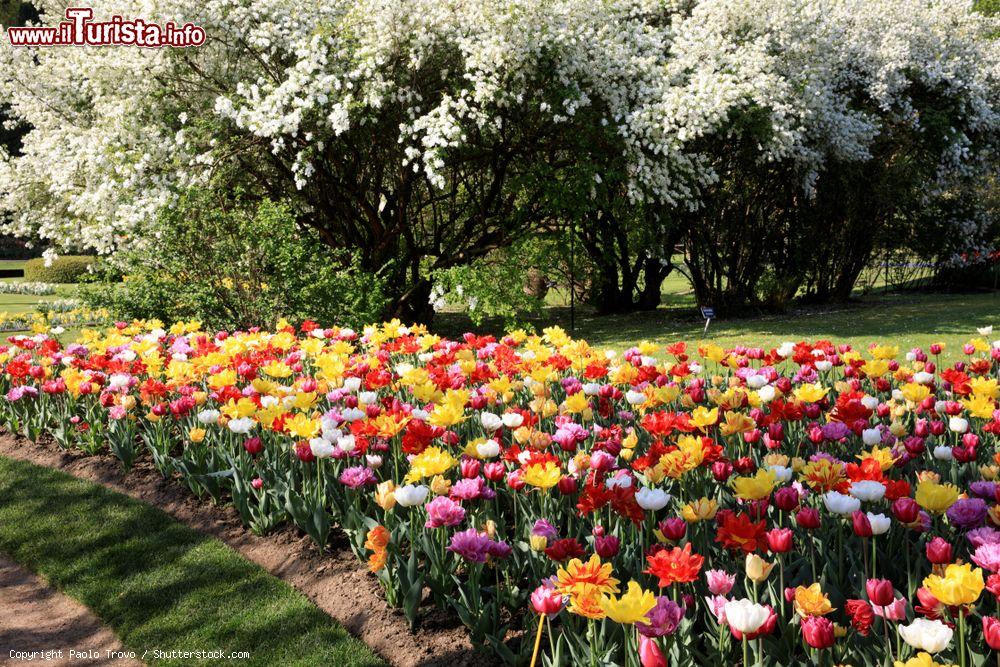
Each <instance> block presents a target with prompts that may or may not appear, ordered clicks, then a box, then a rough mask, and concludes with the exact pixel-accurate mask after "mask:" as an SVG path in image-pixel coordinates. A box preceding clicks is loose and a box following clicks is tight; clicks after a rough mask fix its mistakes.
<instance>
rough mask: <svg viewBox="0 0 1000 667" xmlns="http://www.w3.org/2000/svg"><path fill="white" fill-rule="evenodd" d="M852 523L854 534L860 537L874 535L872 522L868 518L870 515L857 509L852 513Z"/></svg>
mask: <svg viewBox="0 0 1000 667" xmlns="http://www.w3.org/2000/svg"><path fill="white" fill-rule="evenodd" d="M851 524H852V526H853V528H854V534H855V535H857V536H858V537H871V536H872V524H871V521H869V520H868V515H867V514H865V513H864V512H862V511H861V510H857V511H855V512H854V513H852V514H851Z"/></svg>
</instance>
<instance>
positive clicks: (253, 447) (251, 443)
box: [243, 437, 311, 456]
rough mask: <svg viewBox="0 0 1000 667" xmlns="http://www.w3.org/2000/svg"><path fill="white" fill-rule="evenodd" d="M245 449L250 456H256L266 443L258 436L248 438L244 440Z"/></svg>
mask: <svg viewBox="0 0 1000 667" xmlns="http://www.w3.org/2000/svg"><path fill="white" fill-rule="evenodd" d="M243 449H245V450H246V452H247V454H249V455H250V456H256V455H257V454H260V453H261V451H263V449H264V443H262V442H261V440H260V438H257V437H253V438H247V439H246V440H244V441H243ZM310 451H311V448H310ZM296 453H298V452H296Z"/></svg>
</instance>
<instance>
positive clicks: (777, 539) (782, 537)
mask: <svg viewBox="0 0 1000 667" xmlns="http://www.w3.org/2000/svg"><path fill="white" fill-rule="evenodd" d="M764 535H765V537H767V548H768V551H770V552H771V553H776V554H783V553H788V552H789V551H791V550H792V531H791V529H789V528H772V529H771V530H769V531H767V533H765V534H764Z"/></svg>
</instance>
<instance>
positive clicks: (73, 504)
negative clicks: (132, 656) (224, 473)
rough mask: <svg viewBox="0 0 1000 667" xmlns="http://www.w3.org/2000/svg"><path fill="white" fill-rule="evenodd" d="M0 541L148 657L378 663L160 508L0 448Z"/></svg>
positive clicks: (296, 598) (287, 590)
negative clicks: (241, 655) (242, 655)
mask: <svg viewBox="0 0 1000 667" xmlns="http://www.w3.org/2000/svg"><path fill="white" fill-rule="evenodd" d="M0 550H2V551H4V552H6V553H7V554H8V555H9V556H10V557H11V558H13V559H14V560H15V561H17V562H18V563H20V564H22V565H24V566H25V567H27V568H29V569H31V570H34V571H36V572H38V573H39V574H41V575H42V576H43V577H44V578H45V579H46V580H47V581H48V582H49V583H50V584H52V585H53V586H55V587H56V588H59V589H60V590H62V591H64V592H65V593H67V594H68V595H70V596H71V597H74V598H76V599H77V600H79V601H80V602H82V603H83V604H85V605H86V606H87V607H89V608H90V609H91V610H92V611H93V612H94V613H95V614H96V615H97V616H98V617H100V618H101V619H102V620H103V621H104V622H105V623H107V624H108V625H109V626H110V627H111V628H112V629H114V631H115V632H116V633H117V634H118V636H119V637H120V638H121V639H122V642H123V643H124V644H125V646H127V647H128V648H129V649H131V650H134V651H136V653H137V655H140V656H141V655H142V653H143V652H144V651H148V653H147V655H146V658H145V660H146V661H147V662H149V663H152V664H185V665H190V664H211V663H214V662H217V660H216V659H214V658H213V657H212V656H207V655H202V656H200V657H198V656H197V655H195V656H193V657H189V658H180V657H178V658H173V657H170V656H166V657H161V658H160V659H158V658H157V656H156V655H155V654H153V651H162V652H170V651H189V652H198V651H203V652H207V651H225V652H227V653H232V652H236V651H241V652H242V651H245V652H247V653H249V656H250V657H249V659H247V660H241V661H239V664H260V665H272V664H282V665H315V664H335V665H381V664H384V663H383V662H382V661H381V660H380V659H379V658H378V657H377V656H375V655H374V654H373V652H372V651H371V650H370V649H369V648H367V647H366V646H365V645H364V644H362V643H361V642H360V641H358V640H357V639H355V638H354V637H352V636H350V635H349V634H348V633H347V632H346V631H345V630H344V629H343V628H342V627H340V626H339V625H337V624H336V623H335V622H334V621H333V620H332V619H330V618H329V617H328V616H327V615H326V614H324V613H323V612H322V611H320V610H319V609H317V608H316V607H315V606H313V605H312V603H311V602H309V600H308V599H306V598H305V597H304V596H303V595H301V594H300V593H298V592H296V591H295V590H294V589H292V588H291V587H289V586H288V585H286V584H284V583H283V582H281V581H279V580H278V579H276V578H274V577H272V576H271V575H269V574H268V573H267V572H265V571H264V570H262V569H261V568H259V567H257V566H256V565H254V564H253V563H250V562H249V561H247V560H246V559H244V558H243V557H242V556H240V555H239V554H237V553H236V552H234V551H232V550H230V549H229V548H228V547H226V546H225V545H223V544H222V543H221V542H219V541H218V540H215V539H213V538H209V537H206V536H204V535H201V534H199V533H197V532H195V531H193V530H191V529H189V528H187V527H185V526H183V525H181V524H179V523H177V522H176V521H174V520H172V519H171V518H170V517H169V516H167V515H166V514H164V513H163V512H161V511H160V510H158V509H156V508H153V507H151V506H148V505H145V504H143V503H140V502H138V501H135V500H132V499H130V498H128V497H126V496H123V495H120V494H117V493H114V492H111V491H108V490H106V489H104V488H102V487H100V486H97V485H95V484H91V483H89V482H84V481H80V480H76V479H74V478H72V477H70V476H68V475H66V474H64V473H60V472H57V471H53V470H49V469H47V468H41V467H38V466H34V465H32V464H29V463H23V462H19V461H12V460H10V459H6V458H3V457H0Z"/></svg>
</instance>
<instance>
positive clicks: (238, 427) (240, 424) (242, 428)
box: [229, 417, 254, 435]
mask: <svg viewBox="0 0 1000 667" xmlns="http://www.w3.org/2000/svg"><path fill="white" fill-rule="evenodd" d="M253 427H254V421H253V419H252V418H250V417H238V418H237V419H230V420H229V430H230V431H232V432H233V433H236V434H239V435H246V434H247V433H249V432H250V431H252V430H253Z"/></svg>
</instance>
